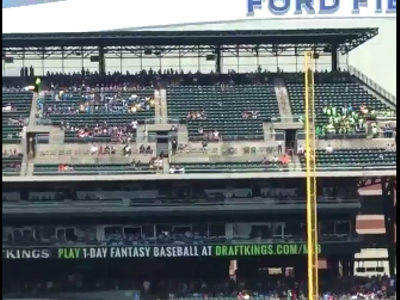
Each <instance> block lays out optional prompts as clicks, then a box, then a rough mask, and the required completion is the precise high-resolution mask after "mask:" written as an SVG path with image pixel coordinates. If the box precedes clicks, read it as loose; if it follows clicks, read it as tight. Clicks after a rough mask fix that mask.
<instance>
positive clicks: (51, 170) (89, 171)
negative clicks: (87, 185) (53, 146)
mask: <svg viewBox="0 0 400 300" xmlns="http://www.w3.org/2000/svg"><path fill="white" fill-rule="evenodd" d="M154 172H155V170H154V169H151V168H150V166H149V164H144V165H136V166H132V165H131V164H79V165H78V164H76V165H69V166H68V170H64V171H61V170H60V169H59V165H56V164H36V165H35V166H34V170H33V175H38V176H45V175H61V176H62V175H101V174H103V175H118V174H119V175H126V174H150V173H154Z"/></svg>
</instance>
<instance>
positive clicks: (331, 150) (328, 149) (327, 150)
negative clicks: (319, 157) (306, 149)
mask: <svg viewBox="0 0 400 300" xmlns="http://www.w3.org/2000/svg"><path fill="white" fill-rule="evenodd" d="M326 152H327V153H332V152H333V148H332V146H331V145H330V144H329V145H328V147H326Z"/></svg>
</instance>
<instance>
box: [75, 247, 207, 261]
mask: <svg viewBox="0 0 400 300" xmlns="http://www.w3.org/2000/svg"><path fill="white" fill-rule="evenodd" d="M82 250H83V252H82V253H83V256H82V258H134V257H197V256H212V246H165V247H141V246H136V247H134V246H133V247H93V248H83V249H82Z"/></svg>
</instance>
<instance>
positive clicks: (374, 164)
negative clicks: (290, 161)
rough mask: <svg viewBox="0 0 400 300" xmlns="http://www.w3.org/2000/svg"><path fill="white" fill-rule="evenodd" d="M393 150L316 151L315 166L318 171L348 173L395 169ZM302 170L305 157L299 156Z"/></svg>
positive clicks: (304, 165)
mask: <svg viewBox="0 0 400 300" xmlns="http://www.w3.org/2000/svg"><path fill="white" fill-rule="evenodd" d="M396 159H397V154H396V151H395V150H393V151H392V150H390V149H388V150H387V149H385V148H375V149H365V148H364V149H360V148H359V149H335V150H333V151H332V153H329V152H327V151H326V150H316V164H317V169H318V170H319V171H350V170H365V169H366V170H368V169H386V170H390V169H391V170H394V169H396ZM300 161H301V164H302V169H303V170H305V168H306V161H305V156H304V155H300Z"/></svg>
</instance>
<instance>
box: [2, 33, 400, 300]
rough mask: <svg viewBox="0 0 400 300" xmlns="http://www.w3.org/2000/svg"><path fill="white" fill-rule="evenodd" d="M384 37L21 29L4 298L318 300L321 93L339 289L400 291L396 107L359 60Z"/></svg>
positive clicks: (6, 133) (13, 39) (325, 265)
mask: <svg viewBox="0 0 400 300" xmlns="http://www.w3.org/2000/svg"><path fill="white" fill-rule="evenodd" d="M378 34H379V30H378V29H377V28H347V29H338V28H337V29H298V30H235V31H112V32H110V31H105V32H87V33H30V34H22V33H20V34H3V40H2V42H3V43H2V50H3V88H2V111H3V114H2V122H3V129H2V131H3V136H2V143H3V154H2V155H3V163H2V170H3V192H2V197H3V248H2V250H3V296H4V295H7V296H9V297H19V296H26V297H28V296H31V297H32V296H41V297H42V296H43V297H44V296H45V297H49V298H55V299H60V298H59V297H61V296H62V297H64V298H63V299H66V297H68V299H71V298H69V297H72V295H73V296H74V297H76V296H77V295H80V296H79V297H80V298H79V299H81V298H82V299H83V298H84V299H112V300H119V299H128V298H129V299H132V297H134V298H135V299H138V300H139V299H144V300H155V299H178V298H182V299H187V300H189V299H190V300H192V299H203V298H204V299H210V298H212V299H215V300H217V299H218V300H223V299H226V300H229V299H232V300H233V299H243V300H248V299H255V300H258V299H260V300H261V299H279V298H280V297H285V298H286V299H293V300H294V299H300V298H301V297H302V296H303V295H305V294H306V293H307V292H306V291H307V285H306V282H307V259H306V257H307V255H306V254H307V252H308V251H307V247H306V244H305V241H306V238H305V236H306V235H305V234H306V232H305V231H306V230H305V228H306V225H305V210H306V201H305V199H306V196H307V191H306V189H305V182H306V181H305V177H306V157H307V151H311V150H310V149H307V146H306V136H307V135H308V134H309V132H306V131H305V127H304V126H305V123H307V122H308V119H306V112H305V107H306V104H305V99H304V98H305V95H306V94H308V93H309V92H310V89H311V91H312V92H311V95H312V102H313V103H314V106H315V119H314V123H315V124H314V125H315V126H314V129H313V130H312V131H313V132H315V152H314V153H315V160H316V169H317V172H316V175H317V194H318V195H317V198H318V202H317V208H318V240H319V241H318V245H317V249H318V252H319V261H318V268H319V279H320V282H319V286H320V292H321V295H323V296H324V299H325V296H326V299H333V297H337V298H342V297H343V299H348V298H347V297H355V296H360V295H366V294H368V295H369V296H370V297H371V294H373V295H375V294H376V295H377V296H378V297H380V298H387V297H391V296H394V295H395V288H396V284H395V282H396V240H395V230H396V228H395V226H396V214H395V208H396V201H395V199H396V160H397V152H396V113H395V111H396V99H395V96H393V95H391V94H390V93H389V92H387V91H385V90H384V89H383V88H382V87H381V86H379V85H378V84H377V83H374V82H373V81H372V80H370V79H368V77H367V76H365V75H364V74H363V73H362V72H360V71H359V70H357V69H356V68H354V67H352V66H350V65H348V64H346V63H344V61H345V59H344V61H343V58H345V57H346V55H347V54H348V53H349V52H351V51H352V50H354V49H355V48H357V47H363V44H364V43H366V42H367V41H369V40H371V39H374V37H376V36H377V35H378ZM307 53H308V54H309V53H311V54H312V55H311V56H310V57H309V58H311V61H312V64H311V65H308V64H307V63H306V60H307V59H306V58H305V57H307ZM341 59H342V61H341ZM281 63H283V65H282V64H281ZM287 64H290V66H291V67H290V71H287V70H286V67H287ZM293 68H294V69H295V70H293ZM305 72H306V74H311V76H310V77H307V76H305ZM307 78H312V84H306V82H305V81H308V80H311V79H307ZM15 270H19V271H18V272H15ZM38 270H40V272H39V271H38ZM72 293H73V294H72ZM266 296H268V298H265V297H266ZM328 296H329V297H328ZM74 299H78V298H74Z"/></svg>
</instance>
